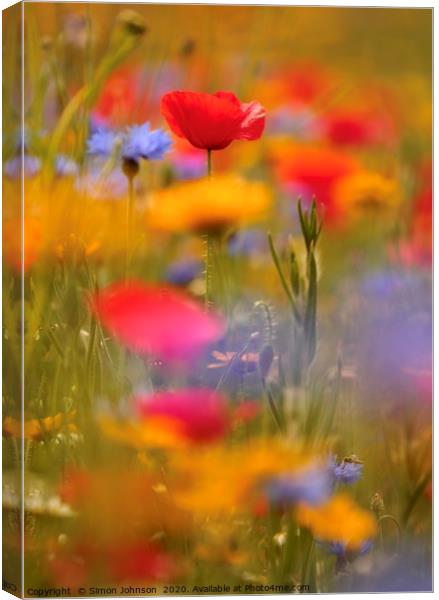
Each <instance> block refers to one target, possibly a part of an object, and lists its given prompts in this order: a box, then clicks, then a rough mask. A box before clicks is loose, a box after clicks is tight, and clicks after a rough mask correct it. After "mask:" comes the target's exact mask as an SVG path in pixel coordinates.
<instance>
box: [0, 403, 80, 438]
mask: <svg viewBox="0 0 439 600" xmlns="http://www.w3.org/2000/svg"><path fill="white" fill-rule="evenodd" d="M75 417H76V411H75V410H73V411H71V412H69V413H58V414H56V415H54V416H49V417H44V418H42V419H29V420H27V421H25V422H24V425H23V432H24V437H25V439H34V440H36V439H39V438H41V437H42V436H43V435H45V434H47V433H55V432H58V431H60V430H61V429H63V428H66V429H67V430H68V431H70V432H75V431H76V426H75V425H74V424H73V421H74V419H75ZM3 433H4V435H6V436H11V437H15V438H20V437H21V435H22V426H21V421H20V420H18V419H14V418H13V417H5V418H4V419H3Z"/></svg>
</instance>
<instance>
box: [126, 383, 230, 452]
mask: <svg viewBox="0 0 439 600" xmlns="http://www.w3.org/2000/svg"><path fill="white" fill-rule="evenodd" d="M135 403H136V407H137V410H138V412H139V414H140V415H141V416H142V417H145V418H148V417H166V418H167V419H170V420H171V421H174V422H176V425H177V426H178V428H179V430H180V431H181V434H182V436H183V437H184V438H186V439H188V440H190V441H192V442H195V443H197V442H198V443H199V442H212V441H215V440H218V439H221V438H222V437H224V435H225V434H226V432H227V431H228V429H229V421H230V417H229V413H228V410H227V404H226V401H225V399H224V398H223V396H221V395H220V394H217V393H215V392H212V390H209V389H187V390H180V391H177V392H157V393H156V394H152V395H151V396H138V397H137V398H135Z"/></svg>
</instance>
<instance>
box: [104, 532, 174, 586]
mask: <svg viewBox="0 0 439 600" xmlns="http://www.w3.org/2000/svg"><path fill="white" fill-rule="evenodd" d="M108 562H109V568H110V572H111V575H112V577H113V579H114V581H116V582H118V583H123V582H127V583H132V582H134V583H139V582H155V581H169V580H172V579H173V578H174V577H175V576H176V574H177V566H176V563H175V558H174V557H173V556H172V555H171V554H169V553H168V552H165V551H164V550H162V549H161V548H158V547H156V546H154V545H152V544H148V543H145V542H133V543H131V544H129V543H127V544H123V545H120V546H119V545H118V546H116V547H114V548H112V549H111V550H110V552H109V557H108Z"/></svg>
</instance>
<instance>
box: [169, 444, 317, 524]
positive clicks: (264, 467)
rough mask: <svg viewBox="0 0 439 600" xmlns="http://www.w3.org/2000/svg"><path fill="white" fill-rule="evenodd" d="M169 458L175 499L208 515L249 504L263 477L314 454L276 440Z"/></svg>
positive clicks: (306, 462)
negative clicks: (177, 484) (174, 477)
mask: <svg viewBox="0 0 439 600" xmlns="http://www.w3.org/2000/svg"><path fill="white" fill-rule="evenodd" d="M170 461H171V463H172V464H173V466H174V468H175V470H176V472H177V473H180V478H181V482H182V483H181V486H180V487H179V489H178V490H177V491H176V492H175V499H176V501H177V502H178V503H179V504H180V505H181V506H182V507H184V508H186V509H188V510H192V511H196V512H198V513H200V514H209V515H212V514H220V513H227V514H228V513H231V512H233V511H242V510H243V509H246V508H248V507H249V506H250V505H251V503H252V502H251V501H252V500H253V495H254V493H256V494H257V492H258V489H257V488H258V484H260V483H262V482H263V481H264V480H265V479H267V478H269V477H272V476H275V475H280V474H282V473H291V472H294V471H299V470H301V469H303V468H305V467H306V466H310V465H311V464H315V459H314V457H312V456H309V454H307V453H305V452H303V451H302V450H300V449H299V448H294V447H293V448H292V447H290V446H288V445H285V444H283V443H282V442H280V441H278V440H262V441H254V442H251V443H249V444H245V445H242V446H237V447H231V448H224V447H216V448H213V449H210V450H209V451H205V452H203V453H202V454H200V453H197V454H195V453H194V452H184V453H176V454H175V455H174V456H172V457H170Z"/></svg>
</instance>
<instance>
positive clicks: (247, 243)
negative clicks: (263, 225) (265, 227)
mask: <svg viewBox="0 0 439 600" xmlns="http://www.w3.org/2000/svg"><path fill="white" fill-rule="evenodd" d="M266 244H267V239H266V236H265V234H264V232H263V231H261V230H259V229H248V230H247V231H240V232H238V233H235V234H234V235H233V236H232V237H231V238H230V240H229V253H230V255H231V256H239V255H242V256H248V255H251V254H253V253H255V252H258V251H262V250H265V247H266Z"/></svg>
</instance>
